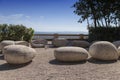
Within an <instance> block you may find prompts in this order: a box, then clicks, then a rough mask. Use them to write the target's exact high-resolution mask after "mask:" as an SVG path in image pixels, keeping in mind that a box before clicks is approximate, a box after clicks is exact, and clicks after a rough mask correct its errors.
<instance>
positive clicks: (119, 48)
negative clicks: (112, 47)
mask: <svg viewBox="0 0 120 80" xmlns="http://www.w3.org/2000/svg"><path fill="white" fill-rule="evenodd" d="M118 53H119V56H120V46H119V47H118Z"/></svg>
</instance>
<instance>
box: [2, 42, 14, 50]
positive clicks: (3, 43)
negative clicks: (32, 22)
mask: <svg viewBox="0 0 120 80" xmlns="http://www.w3.org/2000/svg"><path fill="white" fill-rule="evenodd" d="M14 44H15V42H14V41H12V40H4V41H2V42H1V43H0V49H1V50H3V48H4V47H5V46H8V45H14Z"/></svg>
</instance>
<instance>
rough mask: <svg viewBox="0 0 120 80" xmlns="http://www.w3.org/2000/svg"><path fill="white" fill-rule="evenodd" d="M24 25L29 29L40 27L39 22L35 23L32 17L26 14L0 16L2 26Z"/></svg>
mask: <svg viewBox="0 0 120 80" xmlns="http://www.w3.org/2000/svg"><path fill="white" fill-rule="evenodd" d="M4 23H6V24H23V25H25V26H27V27H32V28H33V29H37V26H39V25H40V22H39V21H33V20H32V19H31V16H28V15H24V14H12V15H0V24H4Z"/></svg>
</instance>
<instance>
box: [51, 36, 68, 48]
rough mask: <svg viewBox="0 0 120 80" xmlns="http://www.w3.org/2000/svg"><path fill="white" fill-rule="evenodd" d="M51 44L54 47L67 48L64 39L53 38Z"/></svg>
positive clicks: (66, 41)
mask: <svg viewBox="0 0 120 80" xmlns="http://www.w3.org/2000/svg"><path fill="white" fill-rule="evenodd" d="M52 44H53V45H54V46H55V47H62V46H67V45H68V40H67V39H65V38H55V39H54V40H53V41H52Z"/></svg>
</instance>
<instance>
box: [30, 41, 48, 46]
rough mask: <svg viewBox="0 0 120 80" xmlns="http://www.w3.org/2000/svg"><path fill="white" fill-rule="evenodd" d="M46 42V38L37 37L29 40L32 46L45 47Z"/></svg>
mask: <svg viewBox="0 0 120 80" xmlns="http://www.w3.org/2000/svg"><path fill="white" fill-rule="evenodd" d="M46 44H47V40H46V39H37V40H32V41H31V46H32V47H33V48H40V47H45V45H46Z"/></svg>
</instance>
